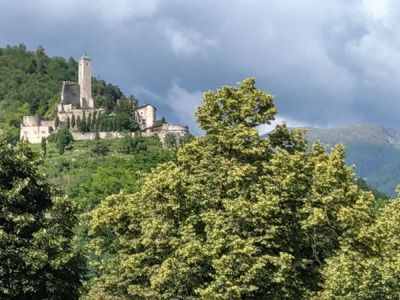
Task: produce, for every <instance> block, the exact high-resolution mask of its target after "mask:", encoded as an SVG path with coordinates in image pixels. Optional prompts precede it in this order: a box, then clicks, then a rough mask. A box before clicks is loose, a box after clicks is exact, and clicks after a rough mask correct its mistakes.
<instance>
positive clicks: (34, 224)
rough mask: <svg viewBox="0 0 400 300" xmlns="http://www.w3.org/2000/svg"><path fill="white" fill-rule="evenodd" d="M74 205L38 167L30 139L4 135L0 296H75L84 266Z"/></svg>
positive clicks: (0, 179)
mask: <svg viewBox="0 0 400 300" xmlns="http://www.w3.org/2000/svg"><path fill="white" fill-rule="evenodd" d="M76 221H77V220H76V211H75V208H74V206H73V205H72V204H71V202H70V201H69V200H68V199H67V198H65V197H57V196H55V195H54V194H53V193H52V191H51V187H50V186H49V184H48V183H47V181H46V179H45V178H44V177H43V176H42V175H41V174H40V173H39V172H38V160H37V157H35V155H34V154H33V153H32V152H31V151H30V149H29V148H28V147H27V145H24V144H23V145H21V147H20V148H15V147H12V146H10V145H9V144H7V143H6V142H5V141H4V138H3V137H0V298H1V299H75V298H77V297H78V292H79V288H80V285H81V282H80V279H81V273H82V271H83V264H82V259H81V256H80V254H79V253H77V252H76V251H75V250H74V247H73V244H72V241H73V231H72V229H73V226H74V225H75V224H76Z"/></svg>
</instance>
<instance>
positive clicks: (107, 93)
mask: <svg viewBox="0 0 400 300" xmlns="http://www.w3.org/2000/svg"><path fill="white" fill-rule="evenodd" d="M77 76H78V62H77V61H76V60H75V59H74V58H72V57H71V58H69V59H65V58H63V57H58V56H56V57H49V56H47V55H46V53H45V50H44V49H43V48H42V47H38V48H37V49H36V50H35V51H29V50H28V49H27V48H26V47H25V45H23V44H20V45H18V46H7V47H5V48H0V129H2V130H3V131H4V133H5V134H6V137H7V140H8V141H9V142H16V141H18V139H19V125H20V122H21V120H22V117H23V116H25V115H41V116H45V117H51V116H52V115H53V113H54V110H55V108H56V106H57V104H58V102H59V99H60V88H61V86H62V81H74V80H76V78H77ZM92 89H93V95H94V98H95V99H96V102H97V105H99V106H102V107H105V108H106V109H107V110H109V111H113V110H114V109H115V106H116V103H117V100H118V99H121V98H125V95H124V94H123V93H122V91H121V90H120V88H119V87H118V86H116V85H113V84H110V83H107V82H105V81H104V80H101V79H96V78H92Z"/></svg>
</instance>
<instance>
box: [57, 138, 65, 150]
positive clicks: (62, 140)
mask: <svg viewBox="0 0 400 300" xmlns="http://www.w3.org/2000/svg"><path fill="white" fill-rule="evenodd" d="M57 148H58V153H59V154H64V152H65V138H64V135H63V134H61V135H59V136H58V139H57Z"/></svg>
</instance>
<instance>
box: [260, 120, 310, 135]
mask: <svg viewBox="0 0 400 300" xmlns="http://www.w3.org/2000/svg"><path fill="white" fill-rule="evenodd" d="M283 123H285V124H286V125H287V126H288V127H291V128H298V127H314V126H311V125H310V124H308V123H305V122H300V121H297V120H293V119H291V118H287V117H283V116H282V117H281V116H276V117H275V120H274V121H272V122H271V124H269V125H268V124H263V125H260V126H258V131H259V132H260V134H265V133H268V132H270V131H272V130H274V128H275V126H276V125H280V124H283Z"/></svg>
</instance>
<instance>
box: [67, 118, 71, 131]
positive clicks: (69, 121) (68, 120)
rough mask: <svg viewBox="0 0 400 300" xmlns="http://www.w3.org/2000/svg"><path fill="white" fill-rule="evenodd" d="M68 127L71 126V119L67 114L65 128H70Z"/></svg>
mask: <svg viewBox="0 0 400 300" xmlns="http://www.w3.org/2000/svg"><path fill="white" fill-rule="evenodd" d="M70 127H71V119H70V118H69V116H68V117H67V129H70Z"/></svg>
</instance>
